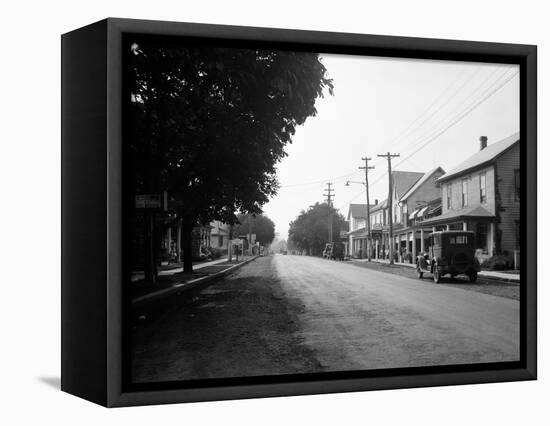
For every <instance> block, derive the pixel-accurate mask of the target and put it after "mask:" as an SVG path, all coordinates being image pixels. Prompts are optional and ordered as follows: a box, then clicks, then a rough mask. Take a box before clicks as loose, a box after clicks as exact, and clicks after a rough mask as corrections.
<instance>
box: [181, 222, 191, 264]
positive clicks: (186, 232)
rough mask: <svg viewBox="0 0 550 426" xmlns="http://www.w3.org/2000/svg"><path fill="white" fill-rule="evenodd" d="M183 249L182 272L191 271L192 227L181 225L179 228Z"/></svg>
mask: <svg viewBox="0 0 550 426" xmlns="http://www.w3.org/2000/svg"><path fill="white" fill-rule="evenodd" d="M181 242H182V250H183V272H193V227H192V226H188V225H183V226H182V228H181Z"/></svg>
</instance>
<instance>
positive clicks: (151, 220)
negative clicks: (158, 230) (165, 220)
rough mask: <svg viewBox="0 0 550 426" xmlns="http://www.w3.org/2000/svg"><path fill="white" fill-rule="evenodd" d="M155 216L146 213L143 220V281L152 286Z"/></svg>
mask: <svg viewBox="0 0 550 426" xmlns="http://www.w3.org/2000/svg"><path fill="white" fill-rule="evenodd" d="M154 225H155V216H154V213H150V212H148V213H147V217H146V220H145V250H146V255H145V265H144V275H145V281H147V282H149V283H151V284H152V285H156V284H157V261H156V256H155V226H154Z"/></svg>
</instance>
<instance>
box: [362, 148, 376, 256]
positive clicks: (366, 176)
mask: <svg viewBox="0 0 550 426" xmlns="http://www.w3.org/2000/svg"><path fill="white" fill-rule="evenodd" d="M361 160H363V161H364V162H365V165H364V166H359V168H360V169H362V170H363V169H364V170H365V189H366V192H367V222H366V225H367V261H368V262H370V261H371V251H372V236H371V229H370V199H369V170H370V169H374V166H369V161H370V160H371V159H370V158H369V157H363V158H361Z"/></svg>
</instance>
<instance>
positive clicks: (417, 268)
mask: <svg viewBox="0 0 550 426" xmlns="http://www.w3.org/2000/svg"><path fill="white" fill-rule="evenodd" d="M416 276H417V277H418V279H419V280H421V279H422V277H423V276H424V273H423V272H422V269H420V265H418V264H417V265H416Z"/></svg>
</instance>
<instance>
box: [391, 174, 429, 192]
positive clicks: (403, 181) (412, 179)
mask: <svg viewBox="0 0 550 426" xmlns="http://www.w3.org/2000/svg"><path fill="white" fill-rule="evenodd" d="M391 175H392V178H393V187H394V189H395V191H396V192H397V198H401V196H402V195H404V194H405V193H406V192H407V191H408V190H409V189H410V188H411V187H412V186H413V185H414V184H415V183H416V182H418V180H419V179H420V178H421V177H422V176H424V173H419V172H401V171H393V172H391Z"/></svg>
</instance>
